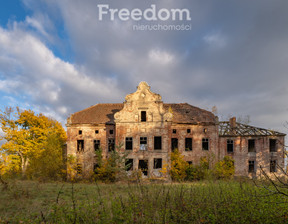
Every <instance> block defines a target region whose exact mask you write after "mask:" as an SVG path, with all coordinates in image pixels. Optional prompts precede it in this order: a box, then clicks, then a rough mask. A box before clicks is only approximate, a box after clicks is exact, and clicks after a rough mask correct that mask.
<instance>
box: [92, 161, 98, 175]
mask: <svg viewBox="0 0 288 224" xmlns="http://www.w3.org/2000/svg"><path fill="white" fill-rule="evenodd" d="M99 167H100V166H99V164H98V163H94V167H93V171H94V173H95V174H98V168H99Z"/></svg>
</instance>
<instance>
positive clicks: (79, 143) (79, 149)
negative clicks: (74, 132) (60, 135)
mask: <svg viewBox="0 0 288 224" xmlns="http://www.w3.org/2000/svg"><path fill="white" fill-rule="evenodd" d="M77 152H84V140H77Z"/></svg>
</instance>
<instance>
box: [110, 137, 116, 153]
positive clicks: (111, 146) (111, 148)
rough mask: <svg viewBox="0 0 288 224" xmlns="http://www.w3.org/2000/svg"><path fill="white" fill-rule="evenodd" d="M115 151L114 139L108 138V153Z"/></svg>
mask: <svg viewBox="0 0 288 224" xmlns="http://www.w3.org/2000/svg"><path fill="white" fill-rule="evenodd" d="M114 150H115V139H114V138H109V139H108V151H109V152H112V151H114Z"/></svg>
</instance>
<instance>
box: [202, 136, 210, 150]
mask: <svg viewBox="0 0 288 224" xmlns="http://www.w3.org/2000/svg"><path fill="white" fill-rule="evenodd" d="M202 150H209V139H208V138H203V139H202Z"/></svg>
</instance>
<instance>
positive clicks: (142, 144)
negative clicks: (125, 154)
mask: <svg viewBox="0 0 288 224" xmlns="http://www.w3.org/2000/svg"><path fill="white" fill-rule="evenodd" d="M140 150H147V137H140Z"/></svg>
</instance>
